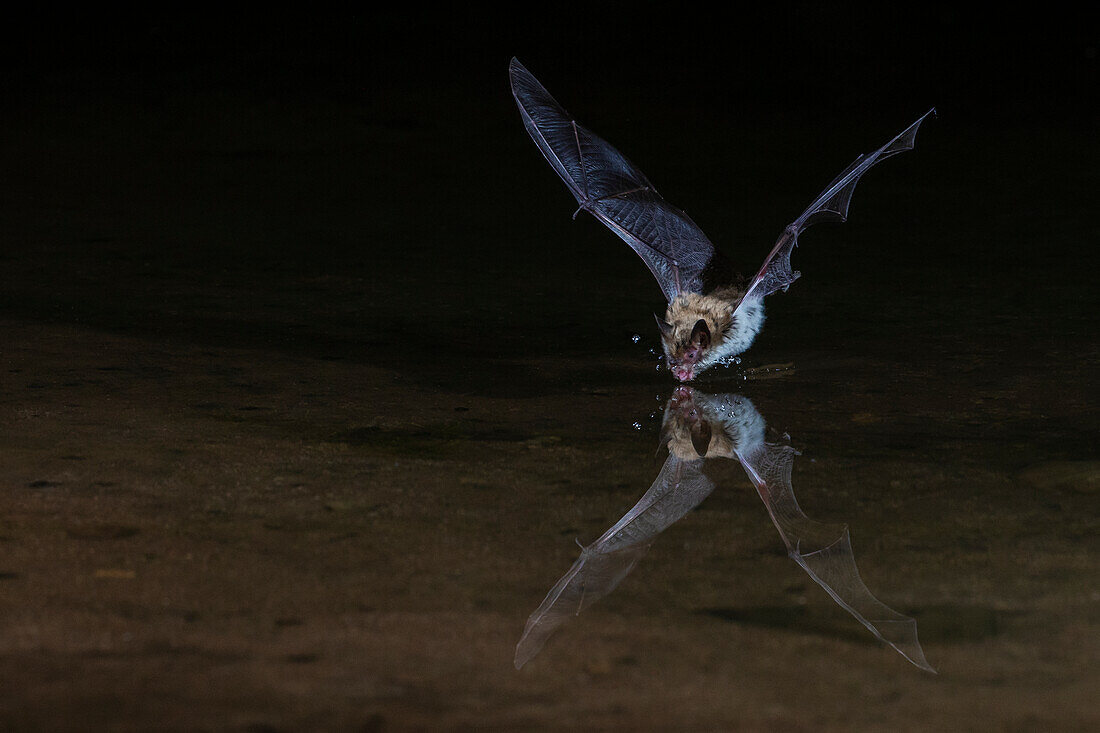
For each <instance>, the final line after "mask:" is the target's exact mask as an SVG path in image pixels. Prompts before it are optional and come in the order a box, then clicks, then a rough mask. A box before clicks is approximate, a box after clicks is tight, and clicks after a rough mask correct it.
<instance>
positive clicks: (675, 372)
mask: <svg viewBox="0 0 1100 733" xmlns="http://www.w3.org/2000/svg"><path fill="white" fill-rule="evenodd" d="M672 376H674V377H676V378H677V379H678V380H680V381H681V382H690V381H691V380H692V379H694V378H695V374H694V370H693V369H692V368H691V366H690V365H689V366H676V367H672Z"/></svg>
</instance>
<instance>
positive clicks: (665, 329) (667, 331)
mask: <svg viewBox="0 0 1100 733" xmlns="http://www.w3.org/2000/svg"><path fill="white" fill-rule="evenodd" d="M653 320H655V321H657V328H659V329H661V336H664V337H665V338H669V337H670V336H672V324H671V323H669V322H668V321H666V320H665V319H663V318H661V317H660V316H659V315H657V314H656V313H654V314H653Z"/></svg>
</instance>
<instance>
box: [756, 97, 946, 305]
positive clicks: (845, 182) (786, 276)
mask: <svg viewBox="0 0 1100 733" xmlns="http://www.w3.org/2000/svg"><path fill="white" fill-rule="evenodd" d="M935 113H936V110H935V109H930V110H928V111H927V112H925V113H924V114H923V115H921V117H920V119H918V120H917V121H916V122H914V123H913V124H911V125H910V126H909V127H907V128H906V129H905V130H904V131H902V132H901V133H900V134H899V135H898V136H897V137H895V138H894V139H893V140H891V141H890V142H888V143H886V144H885V145H883V146H882V147H881V148H879V149H878V150H876V151H875V152H873V153H867V154H864V155H860V156H859V157H858V158H856V159H855V160H854V161H853V162H852V164H851V165H850V166H848V167H847V168H845V169H844V171H842V172H841V174H840V175H839V176H837V177H836V178H835V179H834V180H833V182H832V183H830V184H829V185H828V186H827V187H826V188H825V190H824V191H822V192H821V195H820V196H818V197H817V198H816V199H814V202H813V203H812V204H810V206H809V208H807V209H806V210H805V211H803V212H802V214H801V216H799V217H798V218H797V219H795V220H794V221H793V222H791V223H790V225H788V226H787V228H786V229H784V230H783V234H782V235H780V237H779V240H778V241H777V242H776V243H775V246H774V247H773V248H772V251H771V254H769V255H768V256H767V258H766V259H765V260H764V264H763V266H762V267H761V268H760V271H759V272H758V273H756V277H754V278H753V279H752V281H751V282H750V283H749V287H748V289H747V290H746V291H745V295H744V296H743V297H742V299H741V302H740V303H739V304H738V305H737V309H736V310H740V309H741V308H742V307H744V306H748V305H750V304H752V303H759V302H760V301H761V300H763V299H764V297H765V296H767V295H771V294H772V293H774V292H775V291H777V290H786V289H787V288H788V287H790V285H791V283H793V282H794V281H795V280H797V279H798V277H799V275H800V273H799V272H797V271H794V270H792V269H791V252H792V251H793V250H794V248H795V246H797V245H798V235H799V234H801V233H802V232H803V230H805V229H806V227H808V226H810V225H811V224H816V223H817V222H819V221H840V222H843V221H847V220H848V204H849V203H850V202H851V200H852V193H853V192H855V190H856V184H857V183H859V179H860V178H861V177H862V176H863V174H864V173H866V172H867V171H868V170H870V168H871V167H872V166H874V165H875V164H877V163H879V162H881V161H883V160H886V159H887V158H889V157H890V156H892V155H897V154H898V153H904V152H905V151H906V150H912V149H913V146H914V144H915V143H916V139H917V130H918V129H919V128H920V126H921V123H922V122H924V120H925V119H926V118H927V117H928V116H929V115H934V114H935ZM736 310H735V313H736Z"/></svg>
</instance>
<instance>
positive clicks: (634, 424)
mask: <svg viewBox="0 0 1100 733" xmlns="http://www.w3.org/2000/svg"><path fill="white" fill-rule="evenodd" d="M631 427H632V428H634V429H635V430H641V429H642V424H641V423H640V422H638V421H637V420H635V421H634V422H633V423H632V424H631Z"/></svg>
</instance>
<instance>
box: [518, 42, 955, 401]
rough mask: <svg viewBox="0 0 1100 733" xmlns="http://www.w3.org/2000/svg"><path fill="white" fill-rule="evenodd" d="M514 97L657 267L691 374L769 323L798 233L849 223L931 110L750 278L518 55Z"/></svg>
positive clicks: (532, 130) (786, 233)
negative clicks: (869, 183)
mask: <svg viewBox="0 0 1100 733" xmlns="http://www.w3.org/2000/svg"><path fill="white" fill-rule="evenodd" d="M509 76H510V78H511V85H512V96H513V97H515V100H516V104H517V105H518V106H519V111H520V115H521V116H522V118H523V124H524V126H525V127H526V128H527V132H528V134H530V136H531V139H532V140H534V141H535V144H536V145H537V146H538V148H539V150H540V151H542V154H543V156H544V157H545V158H546V160H547V162H548V163H550V166H551V167H552V168H553V169H554V170H555V171H556V172H557V174H558V175H559V176H560V177H561V179H562V180H563V181H564V182H565V185H566V187H568V189H569V191H570V192H571V193H572V194H573V196H574V198H576V200H577V204H578V205H579V206H578V208H577V210H576V212H574V214H573V216H574V218H575V217H576V215H577V214H579V213H580V212H581V211H587V212H589V213H590V214H592V216H594V217H596V218H597V219H599V220H600V221H601V222H603V223H604V224H605V225H606V226H607V227H608V228H609V229H611V231H613V232H615V234H617V235H618V236H619V237H621V238H622V239H623V241H625V242H626V243H627V244H628V245H630V248H631V249H633V250H634V251H635V252H636V253H637V254H638V255H639V256H640V257H641V258H642V260H643V261H644V262H645V264H646V266H647V267H649V271H650V272H652V273H653V276H654V277H655V278H657V284H658V285H659V286H660V287H661V292H662V293H664V296H665V300H666V301H667V307H666V310H665V315H664V318H661V317H660V316H656V315H655V316H654V317H655V318H656V320H657V325H658V328H659V329H660V332H661V345H662V347H663V349H664V354H665V360H666V363H667V364H668V367H669V369H670V370H671V371H672V374H673V376H674V377H676V379H678V380H680V381H681V382H687V381H691V380H692V379H694V378H695V377H696V376H698V375H699V374H701V373H702V372H703V371H705V370H707V369H709V368H710V367H712V366H714V365H715V364H728V363H730V362H731V361H732V359H733V358H734V357H735V356H736V355H738V354H740V353H742V352H743V351H745V350H746V349H748V348H749V346H751V345H752V342H753V340H754V339H755V338H756V335H757V334H758V333H759V332H760V329H761V327H763V325H764V298H765V296H767V295H770V294H771V293H774V292H775V291H777V290H784V291H785V290H786V289H787V288H788V287H789V286H790V285H791V283H793V282H794V281H795V280H796V279H797V278H798V277H799V274H800V273H798V272H797V271H795V270H792V269H791V252H792V251H793V250H794V248H795V246H796V245H797V244H798V236H799V235H800V234H801V233H802V232H803V231H804V230H805V229H806V228H807V227H808V226H810V225H811V224H815V223H817V222H819V221H827V220H833V221H845V220H847V218H848V204H849V202H850V201H851V198H852V192H853V191H855V187H856V184H857V183H858V182H859V179H860V178H861V177H862V176H863V174H864V173H866V172H867V171H868V170H869V169H870V168H871V167H872V166H874V165H875V164H876V163H879V162H880V161H883V160H885V159H886V158H889V157H890V156H892V155H896V154H898V153H901V152H904V151H906V150H911V149H912V148H913V145H914V143H915V141H916V137H917V130H918V128H920V125H921V123H922V122H924V120H925V119H926V118H927V117H928V116H929V115H932V114H934V113H935V109H930V110H928V112H926V113H924V114H923V115H922V116H921V117H920V118H919V119H918V120H917V121H916V122H914V123H913V124H911V125H910V126H909V127H907V128H905V130H903V131H902V132H901V133H900V134H899V135H897V136H896V137H894V138H893V139H892V140H890V142H888V143H886V144H885V145H883V146H882V147H881V148H879V149H878V150H876V151H875V152H873V153H867V154H864V155H860V156H859V157H858V158H856V159H855V161H853V162H852V164H851V165H849V166H848V167H847V168H845V169H844V170H843V171H842V172H841V174H840V175H839V176H837V177H836V178H835V179H834V180H833V182H832V183H830V184H829V185H828V186H826V187H825V190H824V191H822V192H821V194H820V195H819V196H818V197H817V198H816V199H814V201H813V203H811V204H810V206H809V207H808V208H807V209H806V210H805V211H803V212H802V214H801V215H799V217H798V218H797V219H795V220H794V221H793V222H791V223H790V225H788V226H787V227H786V228H785V229H784V230H783V233H782V234H781V235H780V236H779V239H778V240H777V241H776V243H775V246H773V247H772V250H771V252H770V253H769V254H768V256H767V257H766V258H765V259H764V264H763V265H762V266H761V267H760V270H759V271H758V272H757V273H756V275H755V277H753V278H752V279H751V280H747V281H741V280H740V279H739V278H737V277H734V276H733V275H732V268H730V267H729V266H728V264H727V262H728V261H727V260H726V258H725V257H723V256H722V255H721V253H719V252H717V251H716V250H715V248H714V245H713V244H711V242H710V240H709V239H707V236H706V235H705V234H703V231H702V230H701V229H700V228H699V227H698V226H697V225H696V224H695V222H693V221H692V220H691V218H690V217H689V216H688V215H687V214H685V213H684V212H683V211H681V210H680V209H678V208H676V207H674V206H672V205H671V204H669V203H668V202H667V201H665V200H664V198H662V197H661V195H660V194H659V193H658V192H657V189H656V188H655V187H654V186H653V184H652V183H650V182H649V179H647V178H646V177H645V174H643V173H642V172H641V171H640V170H638V168H637V167H635V166H634V164H632V163H631V162H630V161H629V160H627V159H626V157H625V156H624V155H623V154H622V153H620V152H619V151H618V150H616V149H615V148H614V147H613V146H612V145H610V144H609V143H607V142H606V141H605V140H603V139H602V138H600V137H598V136H597V135H595V134H594V133H592V132H591V131H589V130H588V129H586V128H585V127H584V126H582V125H580V124H579V123H578V122H577V121H576V120H575V119H574V118H573V117H572V116H571V115H570V114H569V113H568V112H566V111H565V109H564V108H563V107H562V106H561V105H560V104H558V103H557V101H555V99H554V98H553V97H552V96H550V93H549V92H547V91H546V89H545V88H544V87H543V86H542V84H540V83H539V81H538V80H537V79H536V78H535V77H534V76H533V75H532V74H531V72H529V71H528V70H527V69H526V68H524V66H523V64H521V63H520V62H519V61H518V60H517V59H515V58H513V59H512V62H511V64H510V65H509Z"/></svg>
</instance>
